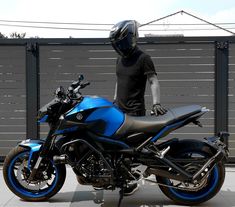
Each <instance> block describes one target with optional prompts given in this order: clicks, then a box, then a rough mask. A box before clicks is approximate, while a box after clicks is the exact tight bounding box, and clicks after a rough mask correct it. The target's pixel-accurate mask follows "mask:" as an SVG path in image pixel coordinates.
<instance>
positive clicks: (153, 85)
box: [147, 73, 160, 105]
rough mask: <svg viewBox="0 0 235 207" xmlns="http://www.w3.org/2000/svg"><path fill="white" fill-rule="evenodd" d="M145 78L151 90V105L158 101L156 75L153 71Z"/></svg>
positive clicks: (158, 86) (158, 87)
mask: <svg viewBox="0 0 235 207" xmlns="http://www.w3.org/2000/svg"><path fill="white" fill-rule="evenodd" d="M147 79H148V82H149V84H150V88H151V92H152V98H153V105H154V104H157V103H160V85H159V81H158V79H157V75H156V74H155V73H151V74H148V75H147Z"/></svg>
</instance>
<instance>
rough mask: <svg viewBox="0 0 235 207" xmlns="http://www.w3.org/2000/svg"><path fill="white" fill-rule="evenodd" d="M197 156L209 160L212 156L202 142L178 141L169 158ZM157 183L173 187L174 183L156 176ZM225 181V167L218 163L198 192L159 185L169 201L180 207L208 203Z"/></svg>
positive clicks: (210, 151)
mask: <svg viewBox="0 0 235 207" xmlns="http://www.w3.org/2000/svg"><path fill="white" fill-rule="evenodd" d="M187 153H188V154H190V153H191V154H193V153H195V154H198V155H201V156H204V157H205V158H209V157H211V156H213V155H214V153H213V152H212V150H211V149H210V148H209V147H208V146H207V145H206V144H205V143H203V142H200V141H195V140H185V141H184V140H183V141H180V142H179V144H178V145H177V146H175V147H174V149H173V150H171V152H169V154H170V156H172V157H174V158H180V157H182V156H185V155H186V154H187ZM156 179H157V182H159V183H162V184H164V185H173V184H174V182H173V181H171V180H170V179H168V178H163V177H159V176H156ZM224 179H225V166H224V163H223V162H219V163H217V164H216V165H215V167H214V168H213V170H212V171H211V172H210V174H209V176H208V178H207V181H206V184H204V185H203V187H202V188H201V189H200V190H198V191H187V190H180V189H175V188H171V187H166V186H162V185H159V187H160V189H161V191H162V192H163V193H164V194H165V195H166V196H167V197H168V198H170V199H171V200H173V201H174V202H176V203H177V204H181V205H197V204H200V203H202V202H205V201H208V200H209V199H211V198H213V197H214V196H215V195H216V194H217V193H218V192H219V190H220V189H221V187H222V185H223V183H224Z"/></svg>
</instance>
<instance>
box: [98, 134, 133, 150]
mask: <svg viewBox="0 0 235 207" xmlns="http://www.w3.org/2000/svg"><path fill="white" fill-rule="evenodd" d="M96 140H98V141H101V142H106V143H109V144H114V145H119V146H121V147H123V148H124V149H128V148H130V147H129V146H128V145H127V144H126V143H124V142H121V141H117V140H113V139H110V138H104V137H97V138H96Z"/></svg>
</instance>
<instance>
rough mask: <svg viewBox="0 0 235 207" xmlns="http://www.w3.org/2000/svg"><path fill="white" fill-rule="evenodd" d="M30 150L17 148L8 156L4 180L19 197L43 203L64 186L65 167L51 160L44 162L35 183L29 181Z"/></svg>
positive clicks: (5, 163) (4, 168)
mask: <svg viewBox="0 0 235 207" xmlns="http://www.w3.org/2000/svg"><path fill="white" fill-rule="evenodd" d="M29 158H30V150H29V149H26V148H23V147H19V146H18V147H15V148H14V149H12V150H11V151H10V153H9V154H8V155H7V157H6V159H5V161H4V165H3V176H4V180H5V182H6V184H7V186H8V187H9V189H10V190H11V191H12V192H13V193H14V194H15V195H17V196H19V197H20V198H22V199H24V200H28V201H42V200H47V199H48V198H50V197H52V196H53V195H55V194H56V193H57V192H58V191H59V190H60V189H61V188H62V186H63V184H64V181H65V176H66V169H65V165H55V164H54V163H53V161H52V160H51V159H50V158H46V159H44V160H43V161H42V166H40V167H39V168H38V172H37V174H36V175H35V179H34V180H33V181H29V179H28V178H29V176H30V173H31V169H30V167H29V166H30V160H29Z"/></svg>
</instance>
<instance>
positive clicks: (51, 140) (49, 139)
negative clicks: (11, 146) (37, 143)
mask: <svg viewBox="0 0 235 207" xmlns="http://www.w3.org/2000/svg"><path fill="white" fill-rule="evenodd" d="M54 132H55V129H54V127H53V128H52V129H51V130H50V131H49V133H48V135H47V138H46V140H45V142H44V143H43V144H42V146H41V148H40V152H39V156H38V159H37V161H36V163H35V165H34V166H33V168H32V171H31V173H30V176H29V181H33V180H34V177H35V175H36V173H37V170H38V168H39V166H40V164H41V162H42V160H43V158H45V157H46V156H48V152H49V151H50V149H51V147H52V144H53V143H54V140H55V136H54V135H53V134H54Z"/></svg>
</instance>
